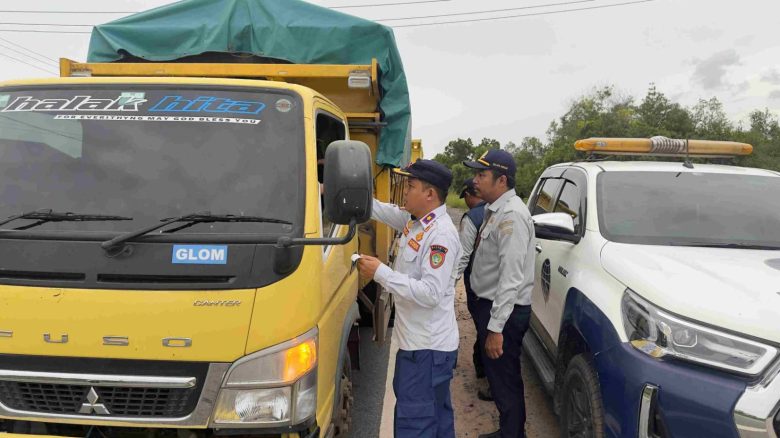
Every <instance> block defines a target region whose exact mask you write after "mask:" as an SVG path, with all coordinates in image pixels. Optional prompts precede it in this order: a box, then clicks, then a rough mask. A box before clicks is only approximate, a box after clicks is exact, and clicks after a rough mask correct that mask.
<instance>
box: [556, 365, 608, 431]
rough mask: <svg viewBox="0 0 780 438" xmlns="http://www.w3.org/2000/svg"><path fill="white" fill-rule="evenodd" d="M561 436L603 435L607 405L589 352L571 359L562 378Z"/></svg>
mask: <svg viewBox="0 0 780 438" xmlns="http://www.w3.org/2000/svg"><path fill="white" fill-rule="evenodd" d="M561 437H563V438H603V437H604V407H603V405H602V403H601V388H600V386H599V378H598V375H597V374H596V371H595V369H594V367H593V361H592V360H591V358H590V356H589V355H587V354H580V355H577V356H575V357H574V358H572V360H571V361H570V362H569V366H568V367H567V368H566V373H565V374H564V377H563V392H562V394H561Z"/></svg>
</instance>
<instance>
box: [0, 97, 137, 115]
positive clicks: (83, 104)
mask: <svg viewBox="0 0 780 438" xmlns="http://www.w3.org/2000/svg"><path fill="white" fill-rule="evenodd" d="M145 102H146V99H142V98H138V97H128V96H120V97H117V98H115V99H98V98H94V97H92V96H74V97H72V98H70V99H36V98H34V97H32V96H19V97H17V98H16V99H14V100H13V102H11V103H10V104H8V105H7V106H6V107H5V108H3V109H2V110H0V112H4V113H10V112H34V111H57V112H65V111H74V112H75V111H116V112H137V111H138V110H139V106H140V105H141V104H143V103H145Z"/></svg>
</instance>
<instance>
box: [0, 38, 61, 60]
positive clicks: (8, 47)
mask: <svg viewBox="0 0 780 438" xmlns="http://www.w3.org/2000/svg"><path fill="white" fill-rule="evenodd" d="M0 47H2V48H4V49H6V50H10V51H12V52H14V53H18V54H19V55H22V56H26V57H28V58H30V59H32V60H33V61H35V62H45V63H48V64H54V63H53V62H52V61H41V60H40V59H37V58H34V57H32V56H30V55H28V54H26V53H24V52H22V51H21V50H16V49H14V48H13V47H10V46H6V45H5V44H2V43H0Z"/></svg>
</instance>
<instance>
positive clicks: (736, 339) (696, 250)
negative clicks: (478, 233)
mask: <svg viewBox="0 0 780 438" xmlns="http://www.w3.org/2000/svg"><path fill="white" fill-rule="evenodd" d="M576 147H577V149H579V150H583V151H588V152H596V153H599V152H600V153H604V154H615V155H619V154H626V153H629V154H635V155H637V154H638V155H673V156H679V157H681V158H685V157H695V156H724V155H744V154H749V153H750V152H751V151H752V147H751V146H750V145H746V144H741V143H727V142H707V141H696V142H694V141H693V140H691V141H690V142H689V141H685V140H671V139H666V138H660V137H654V138H653V139H588V140H580V141H578V142H577V144H576ZM592 157H593V156H591V159H588V160H586V161H583V162H575V163H566V164H559V165H556V166H552V167H550V168H548V169H547V170H545V172H544V173H543V174H542V176H541V178H540V179H539V181H538V182H537V183H536V186H535V188H534V191H533V192H532V194H531V196H530V197H529V200H528V207H529V209H530V210H531V212H532V215H533V216H534V222H535V226H536V237H537V245H536V283H535V286H534V292H533V306H532V310H533V313H532V318H531V330H530V331H529V333H528V336H526V338H525V342H524V347H525V350H526V353H527V354H528V355H529V357H530V358H531V361H532V363H533V364H534V366H535V367H536V368H537V370H538V371H539V372H540V375H541V376H542V380H543V381H544V383H545V386H546V387H547V390H548V391H549V392H551V393H552V394H553V397H554V404H555V408H556V411H557V412H558V414H559V416H560V420H561V430H562V435H563V436H565V437H582V438H587V437H614V438H618V437H621V438H624V437H643V438H644V437H675V438H677V437H697V438H698V437H704V438H726V437H728V438H759V437H760V438H778V437H780V414H778V406H779V405H780V376H779V375H778V374H780V173H777V172H773V171H768V170H760V169H750V168H742V167H736V166H727V165H703V164H692V163H691V162H690V160H688V159H686V160H685V162H682V160H681V161H680V162H658V161H609V160H602V159H599V160H595V159H592ZM639 159H640V160H641V158H639Z"/></svg>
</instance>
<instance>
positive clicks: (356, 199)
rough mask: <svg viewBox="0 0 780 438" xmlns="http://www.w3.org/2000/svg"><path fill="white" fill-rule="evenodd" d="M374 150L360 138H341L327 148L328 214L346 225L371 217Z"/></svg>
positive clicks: (332, 219)
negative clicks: (372, 153)
mask: <svg viewBox="0 0 780 438" xmlns="http://www.w3.org/2000/svg"><path fill="white" fill-rule="evenodd" d="M373 182H374V181H373V179H372V178H371V150H370V149H369V148H368V146H366V144H365V143H363V142H360V141H350V140H339V141H334V142H333V143H331V144H330V145H329V146H328V148H327V149H326V152H325V178H324V184H325V214H326V215H327V217H328V219H330V221H331V222H333V223H336V224H340V225H346V224H349V223H350V221H352V220H354V221H355V222H356V223H363V222H366V221H368V220H369V219H371V206H372V202H373V199H372V197H373V192H374V187H373V185H374V184H373Z"/></svg>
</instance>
